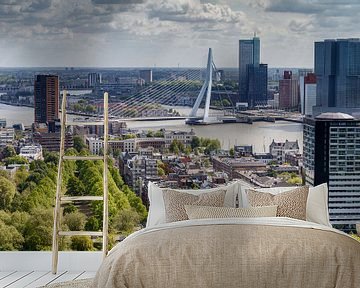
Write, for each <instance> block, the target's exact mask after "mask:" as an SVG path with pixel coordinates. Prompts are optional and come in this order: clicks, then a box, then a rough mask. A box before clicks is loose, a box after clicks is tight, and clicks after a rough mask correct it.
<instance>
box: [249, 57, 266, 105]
mask: <svg viewBox="0 0 360 288" xmlns="http://www.w3.org/2000/svg"><path fill="white" fill-rule="evenodd" d="M247 72H248V87H247V95H248V96H247V97H248V105H249V107H255V106H257V105H260V106H265V105H267V99H268V97H267V94H268V85H267V79H268V67H267V64H259V65H248V71H247Z"/></svg>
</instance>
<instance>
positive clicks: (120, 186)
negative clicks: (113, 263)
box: [0, 144, 147, 251]
mask: <svg viewBox="0 0 360 288" xmlns="http://www.w3.org/2000/svg"><path fill="white" fill-rule="evenodd" d="M77 148H83V146H82V145H80V144H79V145H77ZM4 152H5V153H4V154H5V155H4V156H7V157H8V158H10V157H14V155H13V153H12V152H13V151H10V149H7V150H6V151H4ZM88 153H89V152H88V151H87V150H86V149H81V151H80V152H78V151H77V150H75V149H69V150H67V152H66V154H68V155H78V154H80V155H87V154H88ZM58 159H59V156H58V154H57V153H54V152H51V153H49V152H48V153H45V155H44V160H35V161H33V162H31V163H30V164H29V169H28V170H27V169H25V167H23V168H20V169H18V170H17V172H16V173H15V175H13V176H10V175H8V174H7V173H5V172H4V171H1V172H4V173H0V251H5V250H33V251H37V250H50V249H51V243H52V229H53V209H54V205H55V192H56V179H57V169H58V168H57V167H58V166H57V164H58ZM102 173H103V162H102V161H89V160H87V161H65V162H64V167H63V179H62V189H63V191H65V193H66V194H67V195H69V196H78V195H102V185H103V184H102V183H103V182H102ZM108 182H109V232H110V240H111V241H109V242H110V244H109V245H110V246H112V245H114V242H115V241H114V239H115V238H116V237H117V236H119V235H128V234H129V233H131V232H133V231H134V229H136V228H137V227H139V225H140V223H142V222H144V221H145V219H146V216H147V211H146V208H145V206H144V205H143V204H142V202H141V199H140V198H139V197H137V196H136V195H135V193H134V192H133V191H132V190H131V189H130V188H129V187H128V186H127V185H125V183H124V181H123V180H122V178H121V176H120V174H119V171H118V169H117V168H116V167H115V165H114V163H113V161H112V160H110V161H109V167H108ZM102 207H103V202H102V201H92V202H89V203H85V204H84V203H83V202H81V203H69V204H66V205H64V206H63V207H62V211H63V212H62V213H63V217H62V220H63V221H62V229H63V230H79V229H80V230H81V229H84V230H89V231H93V230H95V231H99V230H101V228H102ZM99 240H100V241H101V238H100V239H99ZM99 243H100V242H97V241H96V240H95V239H91V238H90V237H88V236H73V237H71V238H69V237H61V241H60V248H61V249H62V250H71V249H73V250H96V249H101V245H98V244H99Z"/></svg>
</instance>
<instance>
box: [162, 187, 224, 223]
mask: <svg viewBox="0 0 360 288" xmlns="http://www.w3.org/2000/svg"><path fill="white" fill-rule="evenodd" d="M225 194H226V191H225V190H220V191H215V192H210V193H203V194H200V195H198V196H196V195H192V194H188V193H182V192H177V191H174V190H170V189H169V190H164V191H163V198H164V203H165V216H166V222H176V221H182V220H188V219H189V218H188V216H187V214H186V210H185V205H198V206H218V207H219V206H224V199H225Z"/></svg>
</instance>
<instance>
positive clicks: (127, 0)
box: [91, 0, 145, 5]
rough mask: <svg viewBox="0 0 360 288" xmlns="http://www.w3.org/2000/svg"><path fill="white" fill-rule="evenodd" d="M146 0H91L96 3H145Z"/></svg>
mask: <svg viewBox="0 0 360 288" xmlns="http://www.w3.org/2000/svg"><path fill="white" fill-rule="evenodd" d="M144 1H145V0H91V2H92V3H94V4H108V5H113V4H121V5H124V4H125V5H127V4H139V3H144Z"/></svg>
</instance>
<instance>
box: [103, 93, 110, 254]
mask: <svg viewBox="0 0 360 288" xmlns="http://www.w3.org/2000/svg"><path fill="white" fill-rule="evenodd" d="M108 98H109V94H108V93H107V92H105V93H104V171H103V196H104V203H103V204H104V206H103V209H104V210H103V229H102V231H103V239H102V240H103V243H102V250H103V258H105V257H106V255H107V249H108V247H107V246H108V226H109V217H108V214H109V207H108V156H107V154H108V138H109V137H108V136H109V135H108V134H109V109H108Z"/></svg>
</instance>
